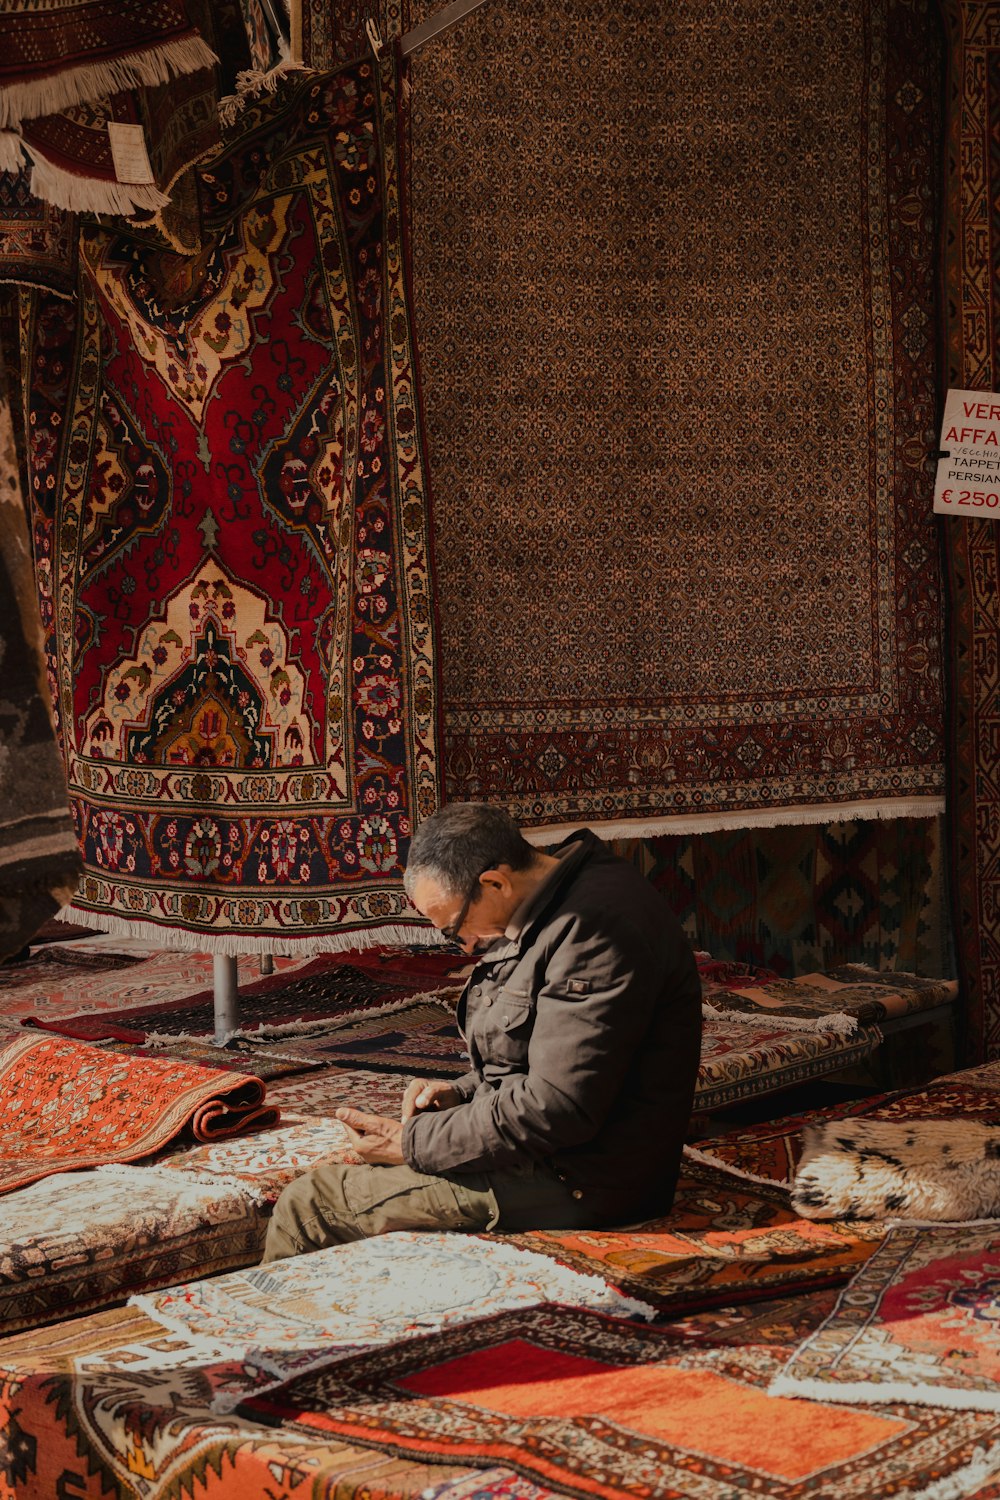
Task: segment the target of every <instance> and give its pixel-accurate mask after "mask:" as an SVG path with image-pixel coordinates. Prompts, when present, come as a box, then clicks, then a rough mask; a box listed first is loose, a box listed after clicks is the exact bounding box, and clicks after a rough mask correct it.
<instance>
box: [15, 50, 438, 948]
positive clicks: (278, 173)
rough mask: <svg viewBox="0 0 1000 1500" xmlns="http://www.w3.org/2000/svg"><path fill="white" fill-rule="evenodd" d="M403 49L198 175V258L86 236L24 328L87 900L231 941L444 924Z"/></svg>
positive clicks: (43, 582)
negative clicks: (421, 893)
mask: <svg viewBox="0 0 1000 1500" xmlns="http://www.w3.org/2000/svg"><path fill="white" fill-rule="evenodd" d="M396 88H397V80H396V75H395V66H394V63H393V61H392V59H391V58H387V59H385V60H384V61H383V62H382V63H380V64H378V65H376V64H374V63H368V62H363V63H358V64H355V65H354V66H353V67H352V68H350V69H348V70H346V71H343V72H340V73H338V74H334V75H328V76H322V77H318V76H316V75H311V76H310V77H309V79H307V80H306V81H304V82H299V83H298V84H297V85H296V86H295V87H292V88H286V90H285V91H284V92H283V93H281V94H279V95H278V97H277V101H276V100H275V99H274V98H273V97H270V96H269V97H267V98H266V99H264V100H263V101H261V102H259V103H258V104H256V105H253V106H250V107H248V108H247V110H246V112H245V114H243V115H242V116H241V128H240V135H239V138H238V139H237V140H236V141H235V143H233V144H232V145H230V146H229V147H228V148H227V149H226V151H225V152H224V153H223V154H222V155H221V156H220V157H219V158H218V159H216V160H215V161H213V162H212V163H211V165H210V166H209V167H207V168H206V169H205V170H204V171H203V172H202V175H201V186H202V191H203V203H202V218H203V224H204V225H205V228H206V232H207V235H208V238H207V240H206V249H205V250H204V251H203V253H202V254H201V255H200V256H198V257H193V258H184V257H181V256H176V255H172V254H169V253H167V252H164V251H154V250H151V249H148V248H147V247H144V246H142V245H141V244H139V243H137V242H136V240H134V239H132V238H129V237H125V236H120V235H114V234H109V233H105V232H103V231H101V230H99V229H95V230H91V231H89V232H88V233H87V234H86V235H85V236H84V238H83V240H82V243H81V256H80V259H81V268H82V269H81V295H80V299H79V307H78V312H77V314H76V318H77V326H76V329H75V331H74V329H73V328H72V327H71V326H70V322H69V320H70V318H71V317H72V313H71V311H70V309H69V308H68V307H67V305H66V304H64V303H59V302H57V301H56V300H55V299H50V300H49V301H47V302H45V303H42V302H41V301H36V303H35V305H34V310H33V314H32V323H31V326H30V327H29V329H28V339H29V347H30V348H31V350H32V364H31V370H32V375H31V385H32V389H31V391H30V402H31V411H30V416H31V422H32V430H33V473H32V484H33V500H34V507H35V513H34V521H35V533H36V558H37V562H38V570H39V583H40V590H41V595H42V602H43V611H44V612H45V614H46V616H47V627H48V644H49V653H50V660H51V667H52V673H53V692H54V696H55V698H56V700H57V715H58V719H59V723H60V728H61V733H62V735H63V739H64V746H65V751H66V758H67V764H68V772H69V785H70V796H71V801H72V805H73V808H74V811H75V816H76V819H77V829H78V834H79V837H80V841H81V844H82V847H83V851H84V859H85V874H84V878H83V882H82V885H81V888H80V894H79V896H78V898H77V900H76V902H75V908H76V910H78V911H80V912H85V913H86V914H87V917H88V919H91V920H92V921H93V922H94V923H95V924H96V925H99V926H103V927H105V928H107V929H108V930H110V931H118V930H122V929H127V930H128V931H130V932H139V933H146V934H151V935H162V934H164V933H165V932H166V931H168V930H169V931H170V932H171V933H172V938H171V941H173V942H175V943H176V942H178V941H180V942H185V943H188V944H190V945H191V946H197V947H199V948H210V949H214V950H216V951H225V952H230V953H235V952H241V951H254V950H266V949H271V948H273V947H274V946H275V945H276V943H280V944H281V945H282V946H284V947H286V948H290V947H293V946H294V945H295V943H296V942H297V941H298V940H307V941H308V944H309V947H310V949H311V950H315V949H324V948H340V947H346V946H354V947H357V946H358V945H359V943H363V942H364V941H366V935H367V934H370V935H371V939H372V940H373V941H381V942H385V941H386V940H389V941H394V940H399V939H405V938H412V937H416V936H419V935H420V934H422V933H424V932H426V928H425V927H423V926H419V925H416V924H417V920H418V919H417V917H416V914H415V913H414V912H413V910H412V908H410V907H409V905H408V903H407V901H406V899H405V896H404V895H403V892H402V885H401V870H402V863H403V857H404V854H405V849H406V847H407V843H408V840H409V836H410V833H411V830H412V828H413V825H414V821H415V819H416V818H417V817H418V816H420V815H421V814H422V813H423V814H426V813H427V812H429V811H430V810H431V809H432V808H433V807H434V806H436V805H437V802H438V800H439V796H438V778H437V744H436V724H437V703H436V687H435V661H434V634H433V611H432V608H431V604H430V597H431V596H430V574H429V559H428V547H427V532H428V521H427V504H426V490H425V478H424V469H425V466H424V460H423V456H422V443H421V437H420V425H419V416H418V411H419V408H418V403H417V394H416V388H415V372H414V354H413V343H412V334H411V328H410V319H409V313H408V305H407V276H406V267H405V262H404V255H403V247H402V238H401V215H400V205H399V178H398V166H397V163H398V153H397V145H396V107H397V104H396Z"/></svg>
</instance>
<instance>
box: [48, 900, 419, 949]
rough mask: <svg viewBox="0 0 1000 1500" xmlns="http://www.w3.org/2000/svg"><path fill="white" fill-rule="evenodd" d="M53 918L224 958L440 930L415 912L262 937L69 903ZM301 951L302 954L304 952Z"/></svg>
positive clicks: (368, 944)
mask: <svg viewBox="0 0 1000 1500" xmlns="http://www.w3.org/2000/svg"><path fill="white" fill-rule="evenodd" d="M56 917H57V919H58V920H59V921H60V922H71V923H74V924H75V925H76V926H79V925H80V924H81V923H83V924H84V925H85V926H87V927H96V928H98V930H99V931H101V932H107V933H110V934H111V936H113V937H120V938H139V939H141V940H142V941H143V942H152V943H155V944H156V945H157V947H159V948H161V949H162V948H177V949H180V950H182V951H183V952H185V953H211V954H213V955H214V954H216V953H218V954H219V955H221V956H224V957H226V958H239V957H241V956H242V955H247V954H253V953H258V954H259V953H263V954H272V955H276V956H279V957H284V958H300V957H303V956H305V957H307V958H317V957H319V955H320V954H322V953H346V952H348V951H349V950H350V949H351V948H383V947H390V948H391V947H406V946H407V945H409V944H412V945H414V946H415V947H418V948H440V947H442V946H443V944H442V942H441V937H440V934H439V933H438V932H437V930H436V929H435V928H433V927H432V926H431V925H430V923H429V922H421V921H420V919H419V918H418V917H416V916H414V918H413V922H412V925H410V923H409V922H406V921H404V922H400V921H395V922H386V923H385V924H384V925H382V926H377V927H375V926H373V927H362V928H358V929H356V930H354V931H351V932H319V933H309V934H305V933H303V935H302V936H301V937H294V936H291V935H289V934H287V933H277V932H276V933H272V934H270V935H269V936H267V937H251V936H244V935H243V934H240V935H236V934H234V933H232V932H185V931H184V930H183V928H179V927H167V926H162V927H161V926H159V925H158V924H157V923H156V922H144V921H141V920H135V921H133V920H132V918H131V917H119V916H115V915H114V914H113V913H112V912H103V911H90V910H89V909H88V908H87V907H85V906H79V905H78V904H77V903H76V901H71V902H70V903H69V905H68V906H63V907H61V908H60V910H59V911H58V912H56ZM303 950H304V952H303Z"/></svg>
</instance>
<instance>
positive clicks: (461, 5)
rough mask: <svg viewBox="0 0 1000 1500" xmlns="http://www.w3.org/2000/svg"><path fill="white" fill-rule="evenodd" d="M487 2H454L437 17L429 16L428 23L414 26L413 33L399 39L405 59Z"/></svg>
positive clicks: (467, 0)
mask: <svg viewBox="0 0 1000 1500" xmlns="http://www.w3.org/2000/svg"><path fill="white" fill-rule="evenodd" d="M485 4H486V0H452V3H451V5H446V6H445V7H444V8H443V9H442V10H439V11H437V12H436V14H435V15H433V16H429V17H428V18H427V20H426V21H421V23H420V25H419V26H414V28H413V30H412V31H408V32H406V34H405V36H401V37H400V39H399V50H400V51H401V52H402V54H403V56H404V57H409V55H410V53H411V52H416V50H417V48H418V47H422V46H423V45H424V43H425V42H430V41H433V39H434V38H435V37H436V36H440V35H441V33H442V31H448V30H450V28H451V27H452V26H454V25H455V23H456V22H457V21H463V20H464V19H465V17H466V16H469V15H471V14H472V12H473V11H474V10H478V9H479V7H480V6H481V5H485Z"/></svg>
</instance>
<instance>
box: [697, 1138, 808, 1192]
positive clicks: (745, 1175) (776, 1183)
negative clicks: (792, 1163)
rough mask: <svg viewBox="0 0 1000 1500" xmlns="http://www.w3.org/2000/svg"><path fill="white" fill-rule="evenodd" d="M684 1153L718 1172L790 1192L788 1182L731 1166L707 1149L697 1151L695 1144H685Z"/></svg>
mask: <svg viewBox="0 0 1000 1500" xmlns="http://www.w3.org/2000/svg"><path fill="white" fill-rule="evenodd" d="M684 1155H685V1156H689V1157H690V1158H691V1160H692V1161H697V1162H701V1164H702V1166H703V1167H715V1169H716V1170H717V1171H719V1172H728V1173H729V1175H730V1177H741V1178H742V1179H743V1180H744V1182H756V1183H758V1184H759V1185H760V1186H761V1187H771V1188H773V1187H776V1188H781V1190H782V1191H783V1192H785V1193H789V1192H791V1183H790V1182H783V1181H782V1180H781V1179H780V1178H778V1177H759V1176H758V1175H757V1173H756V1172H745V1171H744V1170H743V1169H742V1167H734V1166H731V1165H730V1163H729V1162H728V1161H721V1160H720V1159H719V1157H717V1156H713V1155H712V1154H711V1152H709V1151H699V1150H698V1148H697V1146H685V1147H684Z"/></svg>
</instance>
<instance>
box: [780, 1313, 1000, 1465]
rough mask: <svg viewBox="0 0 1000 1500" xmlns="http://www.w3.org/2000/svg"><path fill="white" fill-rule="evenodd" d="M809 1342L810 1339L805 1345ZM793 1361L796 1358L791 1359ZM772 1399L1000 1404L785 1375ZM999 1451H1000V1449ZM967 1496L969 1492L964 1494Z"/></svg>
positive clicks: (981, 1407)
mask: <svg viewBox="0 0 1000 1500" xmlns="http://www.w3.org/2000/svg"><path fill="white" fill-rule="evenodd" d="M809 1342H810V1341H809V1340H808V1339H807V1340H806V1343H809ZM792 1357H793V1358H794V1355H793V1356H792ZM767 1394H768V1395H769V1396H801V1397H802V1398H803V1399H804V1400H806V1401H822V1402H824V1404H825V1405H827V1406H830V1405H837V1404H839V1403H841V1402H846V1403H847V1404H848V1405H855V1404H856V1405H858V1406H877V1405H881V1404H882V1403H883V1402H886V1401H914V1402H916V1404H917V1405H918V1406H944V1407H947V1408H948V1409H949V1410H950V1411H991V1412H995V1411H996V1410H997V1406H998V1404H1000V1398H998V1396H997V1394H996V1392H994V1391H949V1390H947V1389H945V1388H942V1387H941V1386H936V1385H935V1386H919V1385H914V1384H913V1383H912V1382H910V1381H906V1380H900V1381H895V1380H878V1381H869V1380H851V1381H829V1382H827V1381H824V1380H811V1379H796V1377H795V1376H794V1375H786V1374H785V1372H784V1371H782V1372H781V1374H780V1375H776V1376H775V1377H774V1379H773V1380H772V1381H771V1384H770V1385H769V1386H768V1388H767ZM998 1451H1000V1449H998ZM964 1493H966V1494H968V1493H969V1491H964Z"/></svg>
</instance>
